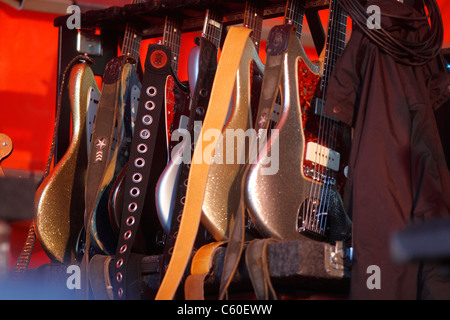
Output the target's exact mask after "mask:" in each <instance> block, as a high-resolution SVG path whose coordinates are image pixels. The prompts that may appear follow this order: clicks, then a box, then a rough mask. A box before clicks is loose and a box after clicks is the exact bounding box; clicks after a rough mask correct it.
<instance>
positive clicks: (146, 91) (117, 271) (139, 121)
mask: <svg viewBox="0 0 450 320" xmlns="http://www.w3.org/2000/svg"><path fill="white" fill-rule="evenodd" d="M170 61H171V52H170V49H169V48H168V47H166V46H163V45H154V44H150V45H149V47H148V52H147V57H146V60H145V71H144V78H143V84H142V90H141V95H140V99H139V107H138V113H137V116H136V121H135V127H134V134H133V140H132V143H131V149H130V158H129V161H128V168H127V171H126V176H125V189H124V190H125V191H124V195H123V197H124V199H123V207H122V216H121V225H120V231H119V235H118V243H117V250H116V254H115V258H114V259H113V260H112V264H111V266H110V274H111V276H112V277H113V279H112V281H111V283H112V285H113V289H114V298H115V299H120V300H122V299H137V298H139V292H136V290H132V291H133V292H129V291H128V289H129V283H127V273H128V271H129V270H128V267H129V266H128V263H129V260H130V253H131V249H132V246H133V243H134V239H135V236H136V234H137V231H138V227H139V223H140V221H141V213H142V211H143V210H142V209H143V207H144V203H145V198H146V197H145V196H146V192H147V188H148V181H149V177H150V172H151V168H152V162H153V161H154V160H155V159H156V160H157V157H161V155H158V154H156V153H157V152H156V151H155V149H156V148H155V146H156V143H157V139H161V137H158V132H159V131H158V128H159V126H160V125H161V121H160V120H161V116H162V114H163V113H162V111H163V110H164V95H165V82H166V78H167V76H168V75H170V74H171V65H170ZM134 288H137V289H138V288H139V287H134Z"/></svg>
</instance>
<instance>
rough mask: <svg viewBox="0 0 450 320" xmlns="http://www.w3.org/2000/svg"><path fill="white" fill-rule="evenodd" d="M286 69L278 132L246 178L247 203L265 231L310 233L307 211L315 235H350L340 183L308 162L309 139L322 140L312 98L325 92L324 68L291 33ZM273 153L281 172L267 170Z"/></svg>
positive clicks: (290, 236)
mask: <svg viewBox="0 0 450 320" xmlns="http://www.w3.org/2000/svg"><path fill="white" fill-rule="evenodd" d="M271 58H272V57H271V56H268V59H271ZM266 63H269V62H266ZM283 70H288V71H287V72H284V73H283V75H282V80H281V81H282V86H281V94H282V97H283V99H282V100H283V103H282V108H281V113H280V117H279V120H278V122H277V124H276V126H275V128H274V129H275V130H276V131H273V132H272V133H271V136H270V139H269V140H268V141H267V143H266V145H265V146H264V147H263V148H262V150H261V152H260V154H259V157H258V160H257V162H256V164H254V165H252V167H251V169H250V171H249V173H248V175H247V177H246V187H245V201H246V204H247V207H248V210H249V213H250V216H251V218H252V221H253V223H254V224H255V225H256V227H257V229H258V230H259V231H260V232H261V234H262V235H264V236H266V237H273V238H276V239H283V240H295V239H301V238H303V237H304V236H305V233H304V231H309V230H305V229H304V227H305V226H304V221H305V220H304V218H303V215H302V212H303V211H305V210H308V211H309V212H311V213H312V214H313V217H310V218H309V221H310V223H311V224H312V226H310V227H311V228H313V229H315V230H314V231H315V232H313V233H312V235H313V237H316V234H320V235H321V237H319V236H317V237H318V238H325V237H326V238H331V239H333V240H342V239H345V238H346V237H347V236H348V233H349V231H350V230H349V229H348V228H349V221H348V220H347V219H346V215H345V210H344V208H343V204H342V200H341V197H340V195H339V193H338V191H337V188H336V185H332V184H331V183H324V181H323V178H318V177H317V175H313V174H312V173H311V169H310V167H312V168H313V169H314V168H317V163H311V161H306V160H305V154H306V150H307V143H308V142H315V143H318V137H316V136H314V135H313V134H312V132H317V130H314V129H312V128H315V129H317V126H318V124H317V120H318V117H316V115H315V114H314V112H315V111H314V110H312V109H313V103H312V102H313V101H314V97H316V96H317V95H318V94H320V92H319V89H318V88H319V84H320V80H321V71H322V70H321V66H320V65H319V64H315V63H313V62H311V61H310V60H309V59H308V57H307V56H306V53H305V51H304V49H303V47H302V45H301V43H300V41H299V40H298V38H296V37H295V36H293V35H292V34H291V36H290V39H289V47H288V50H287V51H286V52H285V53H284V58H283ZM262 90H264V88H263V89H262ZM319 143H322V141H319ZM344 153H346V151H343V152H341V154H344ZM274 156H278V171H277V172H276V173H273V172H271V171H269V170H268V169H269V166H270V165H272V164H273V163H271V162H273V161H276V160H277V159H276V158H274ZM342 160H345V159H342V158H341V162H340V163H341V166H340V170H339V171H343V166H344V163H345V161H342ZM325 179H326V178H325ZM329 179H330V180H331V177H330V178H329ZM325 202H326V203H327V206H326V207H325V208H324V206H323V204H324V203H325ZM320 215H327V216H328V221H329V222H328V223H326V224H325V223H323V224H320V223H316V222H317V220H316V218H318V217H320ZM330 232H332V233H333V234H330Z"/></svg>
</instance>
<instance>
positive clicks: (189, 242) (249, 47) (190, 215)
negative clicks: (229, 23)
mask: <svg viewBox="0 0 450 320" xmlns="http://www.w3.org/2000/svg"><path fill="white" fill-rule="evenodd" d="M250 33H251V30H250V29H248V28H239V27H231V28H230V29H229V31H228V35H227V37H226V39H225V43H224V46H223V50H222V57H226V59H223V58H222V59H220V61H219V64H218V67H217V72H216V77H215V80H214V84H213V88H212V91H211V98H210V101H209V105H208V113H207V114H206V116H205V121H204V123H203V126H202V129H201V133H200V136H199V139H202V137H203V133H204V132H207V131H208V130H211V129H217V128H222V127H223V125H224V123H225V120H226V117H227V114H228V109H229V103H230V101H231V98H232V95H233V89H234V84H235V75H236V73H237V71H238V69H239V67H242V68H244V67H248V63H249V62H250V61H251V60H254V59H257V58H258V59H259V57H257V53H256V51H255V49H254V45H253V42H252V40H251V38H250V37H249V36H250ZM230 75H233V76H230ZM217 143H218V141H213V142H211V143H210V144H209V145H208V144H205V143H197V145H196V147H195V150H194V155H193V161H192V164H191V169H190V172H189V180H188V186H187V190H186V200H185V206H184V211H183V215H182V218H181V222H180V228H179V231H178V236H177V239H176V242H175V246H174V250H173V254H172V258H171V259H170V263H169V266H168V268H167V271H166V275H165V276H164V278H163V281H162V283H161V286H160V287H159V290H158V292H157V295H156V299H157V300H170V299H173V298H174V295H175V293H176V291H177V288H178V286H179V284H180V282H181V280H182V277H183V275H184V272H185V269H186V266H187V264H188V262H189V260H190V258H191V253H192V249H193V246H194V242H195V238H196V235H197V231H198V228H199V225H200V218H201V213H202V204H203V198H204V193H205V185H206V180H207V178H208V169H209V163H208V162H209V161H203V160H202V159H203V157H204V156H205V153H206V151H207V150H208V149H209V150H213V149H214V148H215V146H216V145H217ZM207 156H209V155H207Z"/></svg>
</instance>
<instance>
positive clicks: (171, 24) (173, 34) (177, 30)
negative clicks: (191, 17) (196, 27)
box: [162, 16, 183, 74]
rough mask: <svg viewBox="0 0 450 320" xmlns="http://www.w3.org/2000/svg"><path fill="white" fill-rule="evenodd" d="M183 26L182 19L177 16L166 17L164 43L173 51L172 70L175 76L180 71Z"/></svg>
mask: <svg viewBox="0 0 450 320" xmlns="http://www.w3.org/2000/svg"><path fill="white" fill-rule="evenodd" d="M182 26H183V22H182V20H181V19H179V18H177V17H175V16H166V21H165V24H164V33H163V41H162V42H163V44H164V45H166V46H168V47H169V48H170V49H171V51H172V69H173V71H174V73H175V74H177V71H178V63H179V54H180V44H181V28H182Z"/></svg>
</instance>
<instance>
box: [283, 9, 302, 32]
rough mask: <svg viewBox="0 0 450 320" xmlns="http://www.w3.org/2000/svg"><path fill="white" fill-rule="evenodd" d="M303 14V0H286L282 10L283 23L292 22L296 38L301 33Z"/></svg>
mask: <svg viewBox="0 0 450 320" xmlns="http://www.w3.org/2000/svg"><path fill="white" fill-rule="evenodd" d="M304 14H305V1H304V0H288V1H287V3H286V9H285V12H284V23H287V24H293V25H295V26H296V27H297V30H296V33H297V36H298V38H300V36H301V34H302V28H303V16H304Z"/></svg>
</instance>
